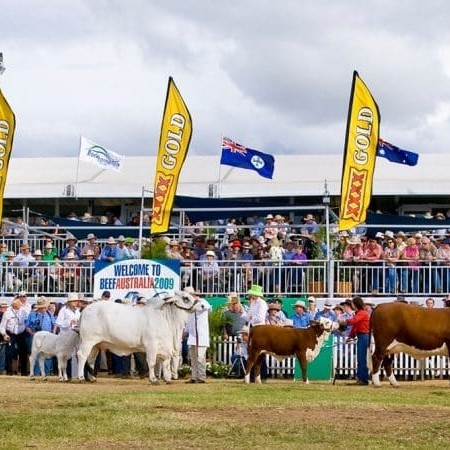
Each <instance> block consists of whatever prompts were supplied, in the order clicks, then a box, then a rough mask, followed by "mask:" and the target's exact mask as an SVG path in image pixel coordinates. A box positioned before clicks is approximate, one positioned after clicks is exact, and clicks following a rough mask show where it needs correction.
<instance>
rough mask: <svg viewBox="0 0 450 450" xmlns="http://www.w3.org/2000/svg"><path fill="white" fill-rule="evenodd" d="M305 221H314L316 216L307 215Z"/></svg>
mask: <svg viewBox="0 0 450 450" xmlns="http://www.w3.org/2000/svg"><path fill="white" fill-rule="evenodd" d="M304 220H314V216H313V215H312V214H306V216H305V217H304Z"/></svg>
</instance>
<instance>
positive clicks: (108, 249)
mask: <svg viewBox="0 0 450 450" xmlns="http://www.w3.org/2000/svg"><path fill="white" fill-rule="evenodd" d="M118 257H119V251H118V250H117V243H116V240H115V239H114V238H113V237H112V236H111V237H109V238H108V240H107V241H106V245H105V246H104V247H103V249H102V251H101V253H100V258H99V259H100V261H105V262H110V263H111V262H115V261H117V259H118Z"/></svg>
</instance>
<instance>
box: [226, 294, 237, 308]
mask: <svg viewBox="0 0 450 450" xmlns="http://www.w3.org/2000/svg"><path fill="white" fill-rule="evenodd" d="M227 303H228V304H229V305H235V304H236V303H239V294H238V293H237V292H231V294H230V295H229V296H228V301H227Z"/></svg>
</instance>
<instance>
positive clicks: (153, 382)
mask: <svg viewBox="0 0 450 450" xmlns="http://www.w3.org/2000/svg"><path fill="white" fill-rule="evenodd" d="M150 384H151V385H152V386H159V380H155V381H150Z"/></svg>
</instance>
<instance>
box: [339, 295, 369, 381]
mask: <svg viewBox="0 0 450 450" xmlns="http://www.w3.org/2000/svg"><path fill="white" fill-rule="evenodd" d="M352 303H353V306H354V307H355V309H356V312H355V315H354V316H353V317H351V318H349V319H344V320H342V321H339V322H340V323H342V324H343V325H351V326H352V329H351V331H350V334H349V335H348V338H347V341H349V340H351V339H354V338H355V337H356V338H357V341H356V359H357V368H356V377H357V381H356V384H358V385H361V386H367V385H368V384H369V369H368V367H367V348H368V347H369V338H370V315H369V313H368V312H367V311H366V310H365V309H364V300H363V299H362V298H361V297H353V299H352Z"/></svg>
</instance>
